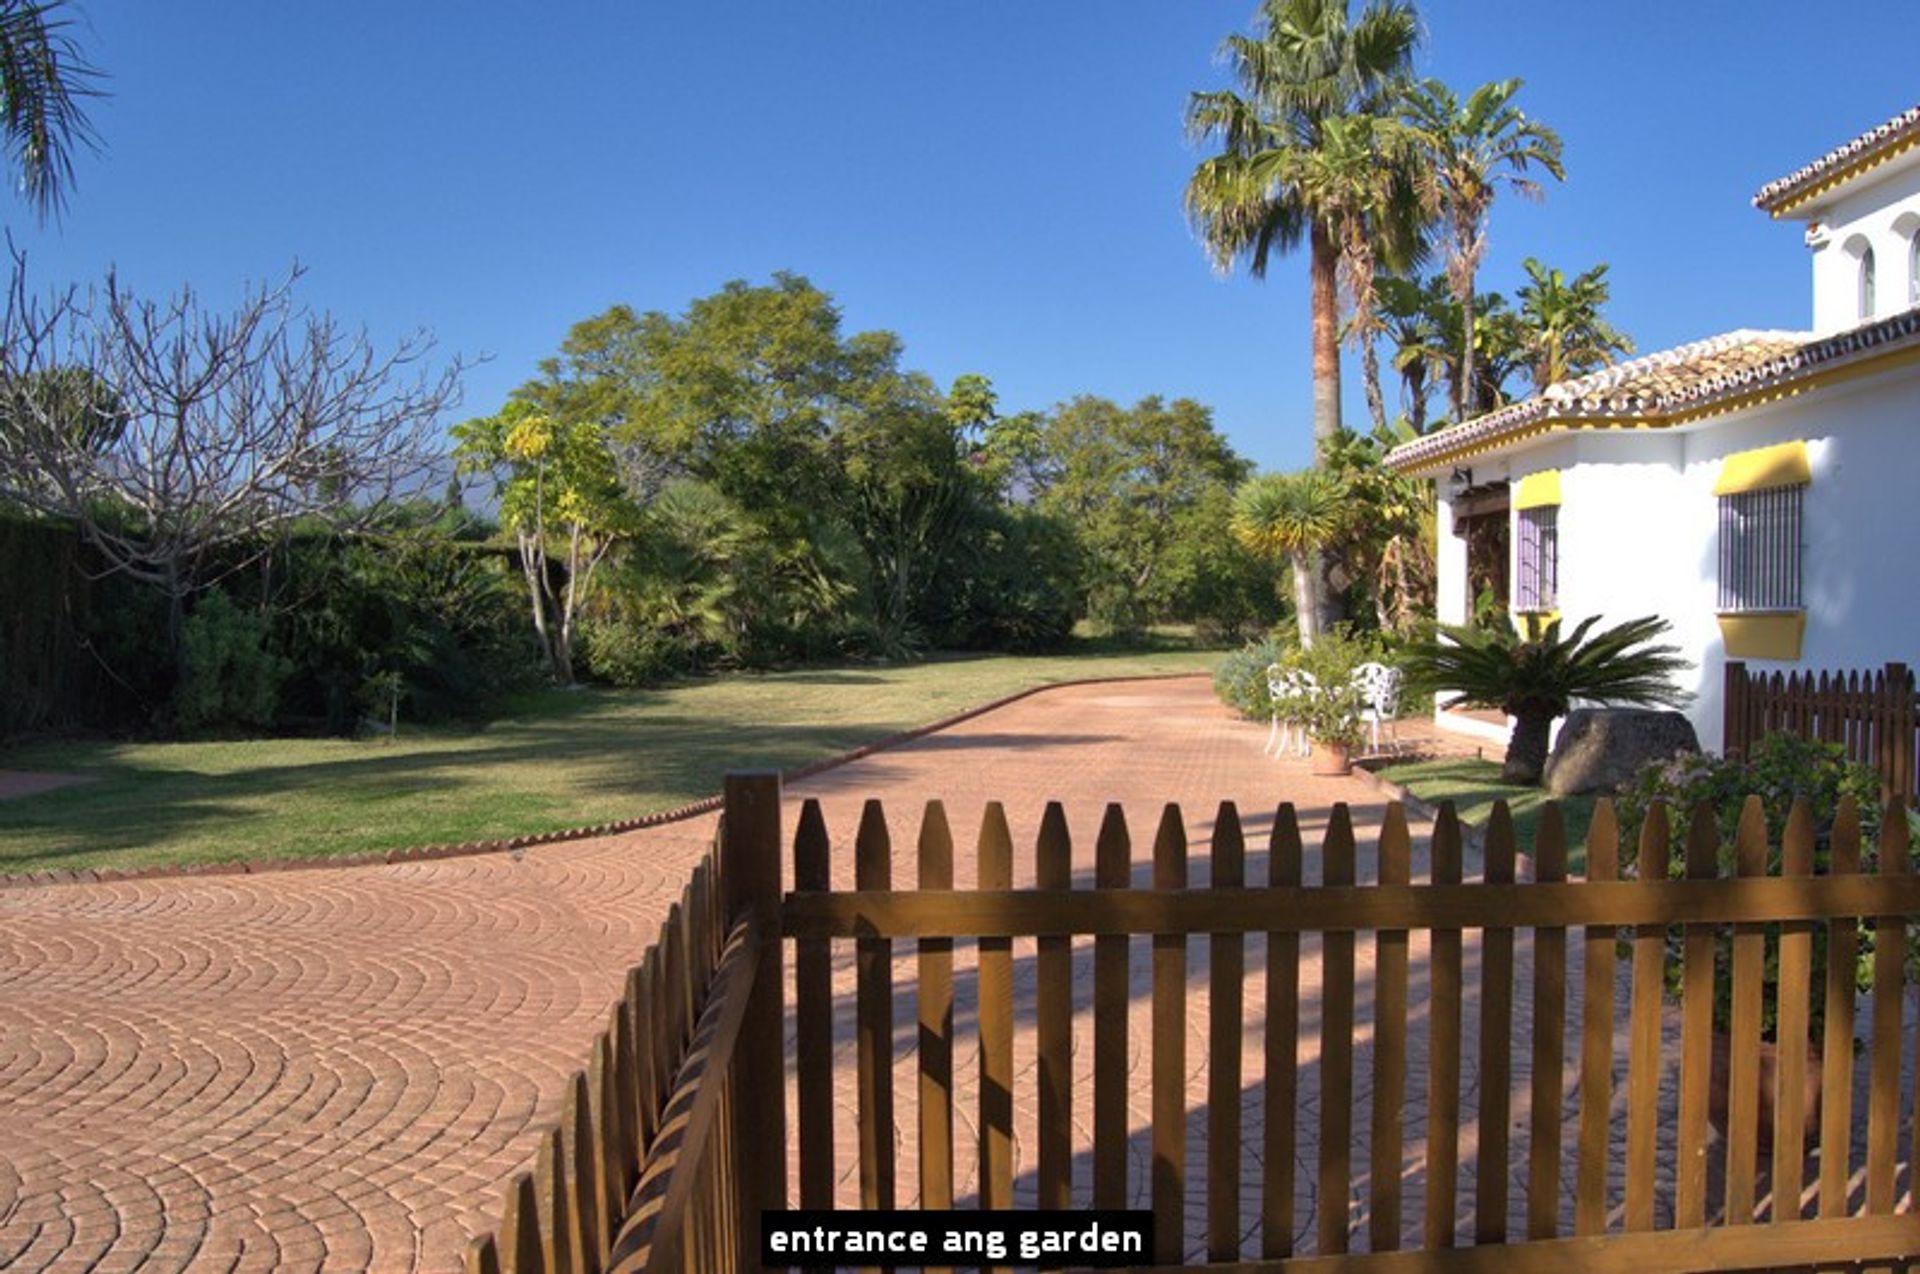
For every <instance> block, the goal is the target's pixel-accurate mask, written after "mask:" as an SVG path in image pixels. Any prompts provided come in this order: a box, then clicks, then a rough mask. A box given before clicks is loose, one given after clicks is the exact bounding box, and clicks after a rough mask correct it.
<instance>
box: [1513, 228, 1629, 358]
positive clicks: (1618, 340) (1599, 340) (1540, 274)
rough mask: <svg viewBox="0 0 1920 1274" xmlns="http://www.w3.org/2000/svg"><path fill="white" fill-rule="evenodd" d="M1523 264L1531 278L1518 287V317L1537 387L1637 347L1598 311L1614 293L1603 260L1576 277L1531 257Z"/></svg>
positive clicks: (1627, 352) (1528, 276)
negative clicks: (1570, 277) (1608, 281)
mask: <svg viewBox="0 0 1920 1274" xmlns="http://www.w3.org/2000/svg"><path fill="white" fill-rule="evenodd" d="M1523 264H1524V265H1525V267H1526V271H1527V280H1528V281H1527V283H1526V284H1525V285H1524V286H1523V287H1521V289H1520V292H1519V297H1520V322H1521V331H1522V333H1523V335H1524V337H1525V339H1526V343H1527V352H1528V355H1529V357H1530V362H1531V366H1530V368H1529V373H1530V374H1531V375H1532V377H1533V383H1534V387H1535V388H1536V389H1545V388H1546V387H1547V386H1548V385H1551V384H1553V383H1554V382H1555V381H1561V380H1565V379H1567V378H1568V377H1569V376H1579V375H1581V374H1582V373H1585V372H1590V371H1596V370H1598V369H1599V368H1602V367H1606V366H1608V365H1610V364H1611V363H1612V362H1613V360H1614V356H1615V355H1616V354H1631V353H1633V341H1632V340H1630V339H1629V338H1628V337H1627V336H1626V334H1625V333H1623V332H1621V331H1620V330H1619V329H1618V328H1616V327H1615V326H1614V325H1613V324H1611V323H1609V322H1607V320H1606V319H1605V318H1604V317H1602V316H1601V313H1600V311H1601V309H1602V307H1604V306H1605V305H1606V303H1607V300H1608V299H1609V297H1610V296H1611V289H1610V288H1609V287H1608V286H1607V267H1606V265H1605V263H1604V262H1603V263H1602V264H1600V265H1596V266H1594V267H1593V268H1592V269H1591V270H1588V271H1586V272H1585V273H1584V274H1579V275H1576V276H1574V277H1573V278H1572V279H1569V278H1567V276H1566V274H1565V273H1564V272H1562V271H1560V270H1553V269H1548V268H1547V267H1546V266H1544V265H1542V264H1541V263H1540V262H1538V261H1536V260H1534V259H1533V258H1532V257H1528V258H1527V259H1526V261H1525V262H1524V263H1523Z"/></svg>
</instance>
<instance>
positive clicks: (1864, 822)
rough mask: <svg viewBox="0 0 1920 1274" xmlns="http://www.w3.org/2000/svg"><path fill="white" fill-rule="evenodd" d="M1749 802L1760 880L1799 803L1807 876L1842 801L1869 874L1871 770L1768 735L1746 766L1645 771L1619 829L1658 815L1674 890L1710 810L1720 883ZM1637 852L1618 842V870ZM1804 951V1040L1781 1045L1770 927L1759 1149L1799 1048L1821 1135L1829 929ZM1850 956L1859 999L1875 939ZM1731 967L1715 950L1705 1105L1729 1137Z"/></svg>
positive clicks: (1863, 941)
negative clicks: (1760, 857) (1761, 837)
mask: <svg viewBox="0 0 1920 1274" xmlns="http://www.w3.org/2000/svg"><path fill="white" fill-rule="evenodd" d="M1749 796H1758V797H1759V798H1760V801H1761V807H1762V809H1763V810H1764V811H1765V813H1766V819H1767V847H1768V849H1767V853H1768V862H1767V870H1768V872H1769V873H1770V874H1774V875H1777V874H1779V871H1780V859H1781V853H1782V838H1783V835H1784V833H1785V830H1786V823H1787V816H1788V814H1789V813H1790V812H1791V811H1792V808H1793V805H1794V802H1795V801H1796V800H1805V801H1806V802H1807V806H1808V812H1809V813H1810V814H1811V815H1812V818H1813V825H1814V833H1815V841H1814V853H1813V871H1814V874H1816V875H1822V874H1825V873H1826V872H1827V871H1828V870H1829V868H1830V864H1831V859H1832V852H1833V844H1832V833H1833V823H1834V818H1835V815H1836V814H1837V813H1838V812H1839V808H1840V804H1841V801H1842V799H1843V798H1847V797H1851V798H1852V799H1853V802H1854V805H1855V808H1856V809H1857V810H1858V812H1859V815H1860V824H1861V847H1860V848H1861V859H1862V869H1863V870H1868V871H1871V870H1873V867H1874V865H1875V859H1876V853H1875V847H1876V845H1877V841H1878V830H1879V822H1880V815H1881V807H1880V782H1879V779H1878V778H1877V777H1876V776H1875V775H1874V773H1873V771H1872V770H1870V769H1868V768H1867V767H1866V766H1863V765H1860V764H1858V763H1856V762H1852V761H1849V760H1847V757H1846V750H1845V749H1844V748H1843V747H1842V746H1841V745H1839V744H1837V743H1820V742H1813V741H1809V740H1805V739H1798V738H1795V737H1793V736H1791V735H1785V734H1773V735H1768V736H1767V737H1765V738H1763V739H1762V740H1760V742H1759V743H1757V744H1755V745H1754V747H1753V748H1752V749H1751V751H1750V753H1749V755H1747V756H1745V757H1738V756H1733V757H1719V756H1711V755H1703V754H1686V755H1682V756H1677V757H1674V758H1673V759H1671V760H1669V761H1661V762H1655V763H1654V764H1651V765H1649V766H1647V767H1646V768H1644V769H1643V770H1642V771H1641V772H1640V773H1639V774H1638V775H1637V776H1636V777H1635V779H1634V781H1633V783H1632V785H1631V786H1630V787H1629V788H1628V790H1627V791H1626V792H1625V793H1624V794H1623V795H1622V797H1621V803H1620V813H1621V820H1622V821H1621V825H1622V826H1623V827H1632V828H1637V827H1638V826H1639V825H1640V820H1641V819H1643V818H1646V817H1652V816H1655V815H1658V814H1659V813H1661V812H1662V811H1664V812H1665V814H1666V816H1667V817H1668V818H1669V820H1670V830H1671V832H1672V835H1673V838H1674V839H1673V843H1674V844H1675V846H1676V849H1675V851H1674V852H1673V854H1672V855H1671V857H1670V858H1669V861H1668V864H1667V870H1668V874H1669V876H1670V877H1671V878H1673V879H1676V880H1677V879H1681V878H1683V877H1684V875H1685V873H1686V862H1685V856H1684V855H1683V854H1682V853H1681V852H1679V850H1678V848H1677V846H1678V845H1680V844H1681V843H1683V842H1684V840H1685V837H1686V823H1687V820H1688V819H1689V818H1690V817H1691V811H1692V810H1693V809H1694V808H1695V807H1696V806H1698V805H1701V804H1705V805H1706V806H1708V807H1709V808H1710V809H1712V810H1713V812H1714V816H1715V821H1716V823H1717V824H1718V826H1719V829H1720V844H1719V852H1718V860H1719V861H1718V870H1719V874H1720V875H1722V876H1729V875H1732V874H1733V868H1734V839H1733V837H1734V830H1735V828H1736V827H1737V826H1738V823H1739V819H1740V812H1741V809H1742V807H1743V806H1744V805H1745V803H1746V800H1747V798H1748V797H1749ZM1638 850H1639V846H1638V838H1637V837H1626V838H1624V839H1623V844H1622V846H1621V860H1622V866H1623V868H1625V869H1626V870H1628V871H1629V872H1632V871H1634V864H1635V860H1636V859H1637V857H1638ZM1913 941H1914V940H1911V939H1910V940H1909V951H1908V965H1909V967H1912V966H1913V964H1914V963H1915V959H1914V946H1913ZM1681 942H1682V937H1681V931H1680V930H1678V929H1676V930H1672V931H1670V932H1669V934H1668V939H1667V943H1668V959H1667V962H1666V983H1667V993H1668V994H1669V995H1670V996H1674V997H1677V996H1678V995H1679V992H1680V981H1681V968H1682V965H1681ZM1811 946H1812V962H1811V968H1810V970H1809V977H1808V983H1809V985H1810V986H1811V987H1812V988H1814V989H1815V993H1814V994H1813V995H1812V996H1810V997H1809V1003H1808V1016H1807V1038H1806V1039H1805V1040H1804V1041H1799V1042H1794V1041H1784V1040H1781V1039H1780V1038H1779V1029H1778V1027H1779V1023H1778V1004H1777V994H1778V990H1779V985H1778V984H1779V971H1780V930H1779V926H1778V925H1769V926H1767V930H1766V946H1765V951H1766V956H1765V962H1764V969H1765V972H1764V974H1763V979H1764V982H1763V987H1762V999H1761V1006H1762V1007H1761V1041H1762V1042H1761V1045H1760V1058H1759V1063H1760V1066H1759V1069H1760V1111H1759V1134H1760V1143H1761V1145H1762V1146H1763V1147H1769V1146H1771V1145H1772V1141H1773V1135H1772V1134H1773V1094H1774V1077H1775V1075H1776V1074H1777V1069H1776V1068H1777V1066H1778V1060H1779V1053H1780V1050H1781V1049H1782V1048H1785V1047H1801V1048H1805V1049H1806V1050H1807V1072H1806V1074H1807V1088H1806V1093H1805V1096H1804V1109H1805V1111H1806V1126H1805V1128H1804V1130H1803V1131H1804V1132H1805V1133H1806V1134H1807V1135H1809V1136H1811V1135H1813V1134H1814V1133H1815V1132H1816V1131H1817V1130H1818V1127H1819V1118H1820V1074H1821V1063H1822V1060H1823V1057H1822V1052H1823V1049H1822V1046H1823V1043H1824V1039H1825V1031H1826V1004H1825V997H1824V996H1822V995H1820V994H1819V993H1818V988H1820V987H1823V986H1824V985H1825V984H1826V977H1827V954H1828V953H1827V929H1826V926H1824V925H1816V926H1814V928H1813V932H1812V943H1811ZM1857 949H1858V951H1859V952H1860V958H1859V959H1858V960H1857V961H1856V963H1855V967H1854V977H1853V983H1854V985H1855V986H1856V988H1857V989H1858V990H1860V991H1867V990H1870V989H1871V988H1872V986H1873V962H1872V957H1871V952H1872V949H1873V931H1872V930H1871V929H1870V928H1868V927H1867V926H1866V925H1864V924H1862V925H1861V926H1860V929H1859V940H1858V947H1857ZM1729 960H1730V952H1729V950H1728V946H1727V944H1726V943H1724V942H1723V943H1720V944H1718V947H1717V949H1716V952H1715V961H1714V964H1715V967H1714V994H1713V1026H1714V1042H1713V1072H1712V1080H1711V1083H1710V1085H1709V1094H1708V1098H1709V1101H1708V1104H1709V1114H1710V1115H1711V1116H1712V1118H1713V1120H1714V1122H1715V1124H1716V1125H1717V1126H1719V1127H1720V1128H1721V1129H1722V1131H1723V1132H1724V1130H1725V1127H1726V1108H1727V1072H1728V1059H1729V1057H1730V1055H1731V1051H1732V1048H1731V1037H1730V1034H1729V1032H1730V1029H1731V1024H1732V1018H1733V979H1732V971H1731V968H1730V965H1729Z"/></svg>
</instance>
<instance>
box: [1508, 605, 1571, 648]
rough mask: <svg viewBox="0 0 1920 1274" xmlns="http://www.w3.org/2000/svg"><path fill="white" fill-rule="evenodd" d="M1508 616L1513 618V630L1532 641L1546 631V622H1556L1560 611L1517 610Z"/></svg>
mask: <svg viewBox="0 0 1920 1274" xmlns="http://www.w3.org/2000/svg"><path fill="white" fill-rule="evenodd" d="M1509 618H1511V619H1512V620H1513V631H1515V632H1517V633H1519V634H1520V636H1521V637H1522V638H1524V639H1525V640H1527V641H1533V640H1535V639H1536V638H1538V637H1539V636H1540V634H1542V633H1544V632H1546V631H1547V625H1548V624H1554V623H1558V622H1559V620H1560V612H1559V611H1557V610H1517V611H1514V612H1513V613H1512V614H1511V615H1510V616H1509Z"/></svg>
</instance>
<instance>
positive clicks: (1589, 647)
mask: <svg viewBox="0 0 1920 1274" xmlns="http://www.w3.org/2000/svg"><path fill="white" fill-rule="evenodd" d="M1598 622H1599V619H1598V617H1597V616H1593V617H1589V618H1587V619H1584V620H1581V621H1580V623H1579V625H1578V626H1577V627H1575V628H1574V630H1573V631H1572V632H1571V633H1568V634H1566V635H1565V636H1564V637H1563V636H1562V635H1561V625H1560V621H1559V620H1555V621H1553V622H1552V623H1551V624H1548V625H1547V626H1546V628H1545V630H1544V631H1542V632H1541V633H1540V635H1539V636H1537V637H1522V636H1520V635H1519V634H1518V633H1516V632H1515V631H1514V630H1513V628H1512V626H1511V625H1508V624H1504V623H1502V624H1493V625H1489V626H1487V627H1485V628H1465V627H1455V626H1447V627H1443V628H1442V629H1441V630H1440V631H1439V633H1438V634H1437V635H1436V636H1434V637H1433V638H1432V639H1431V640H1428V641H1425V642H1422V643H1419V644H1417V645H1415V646H1413V647H1411V648H1410V649H1409V650H1407V651H1406V652H1405V653H1404V654H1403V656H1402V660H1401V667H1402V668H1403V669H1404V670H1405V671H1406V674H1407V681H1408V684H1409V686H1410V687H1411V688H1413V689H1416V690H1423V691H1432V692H1433V693H1435V694H1449V695H1451V696H1452V697H1451V698H1449V699H1447V700H1445V701H1444V702H1443V703H1442V705H1441V706H1443V707H1449V708H1451V707H1457V706H1461V705H1465V706H1467V707H1472V708H1498V709H1499V710H1500V711H1502V712H1504V713H1506V714H1507V715H1508V716H1510V717H1512V718H1513V719H1514V726H1513V738H1512V740H1511V741H1510V742H1509V743H1508V744H1507V756H1506V761H1505V763H1504V764H1503V765H1502V767H1501V771H1500V777H1501V780H1502V781H1503V782H1507V783H1514V784H1522V785H1525V786H1529V787H1531V786H1534V785H1536V784H1538V783H1539V782H1540V776H1541V773H1542V772H1543V771H1544V770H1545V769H1546V764H1547V735H1548V733H1549V732H1550V731H1551V729H1552V726H1553V721H1554V718H1556V717H1560V716H1564V715H1566V713H1567V710H1568V709H1569V708H1571V707H1572V706H1573V702H1574V700H1576V699H1578V700H1583V701H1585V702H1588V703H1596V704H1610V703H1636V704H1655V705H1661V706H1665V707H1673V708H1678V707H1683V706H1685V705H1686V704H1687V703H1688V702H1689V701H1690V700H1691V699H1692V695H1691V694H1690V693H1688V692H1687V691H1685V690H1682V689H1681V688H1680V687H1679V686H1677V685H1676V684H1675V683H1674V680H1673V678H1674V675H1675V674H1676V673H1680V672H1684V671H1686V670H1687V669H1689V668H1691V667H1692V665H1691V664H1689V663H1688V662H1687V661H1686V660H1685V659H1683V658H1681V657H1680V651H1679V648H1678V647H1675V646H1671V645H1656V644H1654V643H1655V639H1656V638H1659V637H1661V636H1663V635H1665V634H1666V633H1667V631H1668V630H1669V629H1670V628H1671V625H1669V624H1668V623H1667V621H1666V620H1664V619H1659V618H1657V617H1655V616H1651V615H1649V616H1646V617H1644V618H1641V619H1633V620H1628V621H1627V622H1626V623H1623V624H1616V625H1615V626H1613V627H1612V628H1607V629H1603V630H1601V631H1600V632H1597V633H1592V629H1593V626H1594V625H1595V624H1596V623H1598ZM1589 633H1592V635H1591V636H1589V635H1588V634H1589Z"/></svg>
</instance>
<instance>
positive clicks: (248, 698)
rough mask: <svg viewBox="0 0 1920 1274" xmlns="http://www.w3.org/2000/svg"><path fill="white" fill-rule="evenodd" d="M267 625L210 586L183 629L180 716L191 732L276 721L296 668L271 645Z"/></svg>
mask: <svg viewBox="0 0 1920 1274" xmlns="http://www.w3.org/2000/svg"><path fill="white" fill-rule="evenodd" d="M266 643H267V624H266V621H265V620H263V619H261V618H260V616H258V615H257V614H254V613H253V612H251V611H243V610H241V609H240V608H239V607H237V606H235V605H234V604H233V602H232V600H231V599H229V598H228V597H227V595H226V593H224V592H222V591H221V590H220V589H218V588H213V589H209V590H208V591H207V592H205V593H204V594H202V595H201V597H200V600H199V601H198V602H197V603H196V604H195V605H194V608H193V613H192V614H191V615H189V616H187V620H186V623H185V624H184V625H183V626H182V628H181V632H180V644H181V659H182V671H183V673H184V675H183V677H182V678H181V682H180V687H179V689H178V690H177V691H176V692H175V695H174V705H173V712H174V719H175V721H176V722H178V724H179V726H180V728H181V729H182V730H185V731H187V732H189V733H193V732H199V731H204V730H222V729H244V728H259V727H263V726H268V725H271V724H272V723H273V719H274V713H275V712H276V710H277V709H278V708H279V706H280V686H281V684H282V683H283V682H285V681H286V679H287V674H288V673H290V672H291V671H292V670H293V665H292V664H291V663H290V662H289V661H288V660H286V659H284V658H282V657H281V656H279V655H276V654H274V653H273V652H271V651H270V650H268V649H267V644H266Z"/></svg>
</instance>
